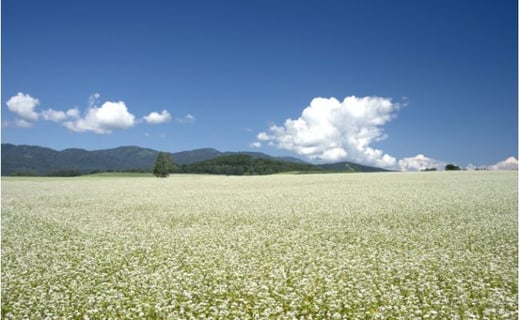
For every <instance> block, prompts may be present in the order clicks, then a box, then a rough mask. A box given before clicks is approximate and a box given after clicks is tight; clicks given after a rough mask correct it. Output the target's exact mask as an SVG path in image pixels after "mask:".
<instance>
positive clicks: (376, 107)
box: [257, 96, 400, 168]
mask: <svg viewBox="0 0 520 320" xmlns="http://www.w3.org/2000/svg"><path fill="white" fill-rule="evenodd" d="M399 108H400V104H398V103H394V102H392V100H391V99H388V98H381V97H355V96H351V97H346V98H345V99H344V100H343V101H339V100H337V99H336V98H333V97H332V98H328V99H327V98H314V99H313V100H312V101H311V103H310V105H309V106H307V107H306V108H305V109H304V110H303V111H302V114H301V115H300V117H299V118H297V119H287V120H286V121H285V123H284V125H283V126H278V125H272V126H271V127H270V128H269V130H268V131H266V132H260V133H258V135H257V139H258V141H262V142H267V143H268V145H270V146H275V147H277V148H279V149H284V150H289V151H292V152H295V153H297V154H299V155H302V156H305V157H307V158H309V159H311V160H321V161H340V160H345V159H348V160H350V161H354V162H360V163H365V164H371V165H376V166H379V167H385V168H390V167H395V165H396V163H397V161H396V159H395V158H394V157H392V156H390V155H389V154H386V153H384V152H383V151H382V150H379V149H375V148H373V147H371V144H372V143H373V142H377V141H381V140H383V139H385V138H386V137H387V136H386V134H384V131H383V125H385V124H386V123H388V122H389V121H391V120H392V119H393V118H394V117H395V113H396V111H397V110H399Z"/></svg>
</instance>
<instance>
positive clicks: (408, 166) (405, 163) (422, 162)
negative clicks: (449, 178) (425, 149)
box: [399, 154, 447, 171]
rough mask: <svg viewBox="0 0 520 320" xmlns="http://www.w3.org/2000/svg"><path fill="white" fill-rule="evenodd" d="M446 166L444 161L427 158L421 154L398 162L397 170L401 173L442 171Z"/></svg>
mask: <svg viewBox="0 0 520 320" xmlns="http://www.w3.org/2000/svg"><path fill="white" fill-rule="evenodd" d="M446 164H447V163H446V162H445V161H441V160H436V159H432V158H428V157H426V156H425V155H423V154H418V155H416V156H415V157H409V158H403V159H401V160H399V168H400V169H401V171H419V170H424V169H430V168H435V169H437V170H442V169H444V167H445V166H446Z"/></svg>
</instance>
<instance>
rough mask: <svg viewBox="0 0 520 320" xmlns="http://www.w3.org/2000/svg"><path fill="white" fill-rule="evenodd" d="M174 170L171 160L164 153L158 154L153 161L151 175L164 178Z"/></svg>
mask: <svg viewBox="0 0 520 320" xmlns="http://www.w3.org/2000/svg"><path fill="white" fill-rule="evenodd" d="M174 169H175V165H174V163H173V160H172V158H171V157H170V155H169V154H168V153H166V152H159V154H157V158H156V159H155V166H154V167H153V174H154V175H155V176H156V177H161V178H166V177H167V176H168V175H170V173H172V172H173V170H174Z"/></svg>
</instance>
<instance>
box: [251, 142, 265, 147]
mask: <svg viewBox="0 0 520 320" xmlns="http://www.w3.org/2000/svg"><path fill="white" fill-rule="evenodd" d="M249 147H250V148H261V147H262V143H261V142H258V141H255V142H251V143H250V144H249Z"/></svg>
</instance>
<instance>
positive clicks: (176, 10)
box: [2, 0, 518, 169]
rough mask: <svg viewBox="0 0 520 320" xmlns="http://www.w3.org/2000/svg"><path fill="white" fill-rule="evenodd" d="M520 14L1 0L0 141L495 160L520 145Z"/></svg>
mask: <svg viewBox="0 0 520 320" xmlns="http://www.w3.org/2000/svg"><path fill="white" fill-rule="evenodd" d="M517 13H518V9H517V1H513V0H503V1H465V0H461V1H448V0H438V1H412V0H410V1H404V0H396V1H383V0H368V1H360V0H353V1H339V0H336V1H332V0H324V1H296V0H294V1H270V0H268V1H231V0H225V1H197V0H195V1H97V0H90V1H56V0H50V1H36V0H23V1H20V0H4V1H2V142H4V143H14V144H33V145H41V146H46V147H51V148H55V149H60V150H61V149H65V148H71V147H75V148H85V149H102V148H111V147H117V146H121V145H138V146H142V147H149V148H154V149H159V150H164V151H171V152H176V151H182V150H190V149H196V148H202V147H214V148H217V149H219V150H223V151H224V150H232V151H239V150H249V151H261V152H266V153H269V154H273V155H294V156H298V157H301V158H303V159H307V160H309V161H317V162H320V161H321V162H329V161H337V160H351V161H357V162H362V163H366V164H374V165H381V166H386V167H394V168H397V167H399V166H400V167H401V168H404V169H406V168H409V169H413V168H414V165H416V164H417V163H422V164H423V165H429V164H431V165H440V164H443V163H445V162H452V163H457V164H460V165H462V166H466V165H468V164H470V163H471V164H474V165H485V164H493V163H497V162H499V161H502V160H504V159H506V158H507V157H510V156H514V157H517V153H518V133H517V127H518V105H517V103H518V98H517V90H518V74H517V72H518V58H517V56H518V52H517V50H518V33H517V30H518V24H517ZM345 98H347V99H345ZM418 155H419V156H418ZM420 155H422V157H421V156H420ZM406 159H408V160H406ZM401 160H402V161H403V162H402V163H401V162H400V161H401ZM417 161H418V162H417ZM421 161H422V162H421ZM428 161H430V162H428ZM407 166H408V167H407Z"/></svg>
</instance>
